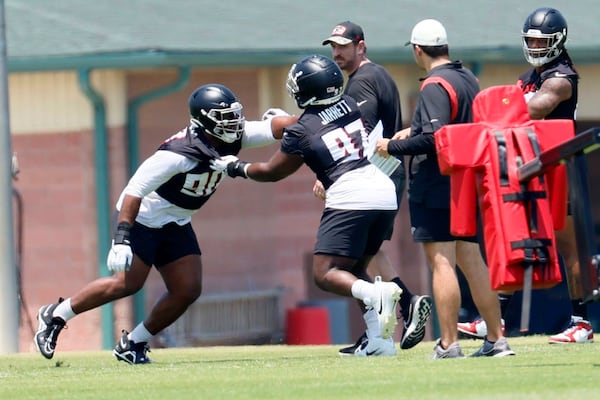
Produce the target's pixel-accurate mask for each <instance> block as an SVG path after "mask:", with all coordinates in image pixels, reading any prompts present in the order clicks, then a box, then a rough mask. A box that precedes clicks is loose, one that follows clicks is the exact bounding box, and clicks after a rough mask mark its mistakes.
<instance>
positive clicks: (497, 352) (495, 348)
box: [471, 337, 515, 357]
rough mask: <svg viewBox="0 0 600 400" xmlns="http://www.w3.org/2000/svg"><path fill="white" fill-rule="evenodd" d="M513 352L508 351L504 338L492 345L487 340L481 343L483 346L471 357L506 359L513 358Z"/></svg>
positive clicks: (508, 347)
mask: <svg viewBox="0 0 600 400" xmlns="http://www.w3.org/2000/svg"><path fill="white" fill-rule="evenodd" d="M514 355H515V352H514V351H512V350H511V349H510V346H509V345H508V342H507V341H506V338H505V337H501V338H500V339H498V340H497V341H495V342H494V343H492V342H490V341H488V340H487V337H486V338H485V340H484V341H483V345H482V346H481V347H480V348H479V350H477V351H476V352H475V353H473V354H471V357H506V356H514Z"/></svg>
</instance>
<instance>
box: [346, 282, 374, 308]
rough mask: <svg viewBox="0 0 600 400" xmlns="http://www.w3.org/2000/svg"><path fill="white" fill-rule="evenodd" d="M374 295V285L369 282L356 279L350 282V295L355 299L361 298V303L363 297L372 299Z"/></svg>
mask: <svg viewBox="0 0 600 400" xmlns="http://www.w3.org/2000/svg"><path fill="white" fill-rule="evenodd" d="M375 295H376V293H375V285H373V284H372V283H370V282H367V281H363V280H362V279H357V280H356V281H354V283H353V284H352V296H353V297H354V298H355V299H359V300H362V301H363V303H364V302H365V299H372V298H373V297H375Z"/></svg>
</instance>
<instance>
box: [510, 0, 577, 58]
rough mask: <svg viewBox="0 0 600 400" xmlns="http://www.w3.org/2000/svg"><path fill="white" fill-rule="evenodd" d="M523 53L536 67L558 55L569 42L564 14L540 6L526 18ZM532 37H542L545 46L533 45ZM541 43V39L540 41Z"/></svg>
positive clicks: (522, 32)
mask: <svg viewBox="0 0 600 400" xmlns="http://www.w3.org/2000/svg"><path fill="white" fill-rule="evenodd" d="M521 37H522V38H523V53H525V59H526V60H527V62H528V63H529V64H531V65H533V66H534V67H541V66H542V65H545V64H548V63H549V62H550V61H552V60H554V59H555V58H556V57H558V56H559V55H560V54H561V53H562V52H563V50H564V49H565V43H566V42H567V21H566V20H565V18H564V17H563V16H562V14H561V13H560V12H559V11H558V10H556V9H554V8H549V7H542V8H538V9H537V10H535V11H534V12H532V13H531V14H529V16H528V17H527V19H526V20H525V24H524V25H523V30H522V31H521ZM532 39H542V40H544V41H545V43H546V45H545V46H540V45H539V44H536V45H533V46H532V44H533V43H532V42H533V41H532ZM538 43H539V41H538Z"/></svg>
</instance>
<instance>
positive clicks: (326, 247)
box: [212, 55, 402, 356]
mask: <svg viewBox="0 0 600 400" xmlns="http://www.w3.org/2000/svg"><path fill="white" fill-rule="evenodd" d="M286 87H287V89H288V91H289V94H290V96H292V97H293V98H294V99H295V100H296V103H297V104H298V106H299V107H300V108H303V109H304V112H303V113H302V115H301V116H300V118H299V119H298V122H297V123H295V124H293V125H290V126H288V127H286V128H285V135H284V137H283V139H282V140H281V146H280V149H279V150H278V151H277V152H276V153H275V154H273V156H272V157H271V159H270V160H269V161H267V162H256V163H247V162H244V161H241V160H234V159H232V158H226V157H222V158H221V159H220V160H219V159H217V160H214V161H213V162H212V165H213V168H214V169H215V170H216V171H227V174H228V175H229V176H231V177H236V176H239V177H243V178H250V179H253V180H256V181H261V182H272V181H278V180H281V179H283V178H285V177H287V176H289V175H291V174H293V173H294V172H295V171H297V170H298V169H299V168H300V167H301V166H302V165H303V164H306V165H307V166H308V167H309V168H310V169H311V170H312V171H313V172H314V173H315V174H316V176H317V178H318V179H319V180H320V181H321V182H322V183H323V186H324V187H325V189H326V191H327V192H326V200H325V209H324V211H323V215H322V217H321V224H320V226H319V230H318V232H317V238H316V244H315V248H314V252H313V275H314V279H315V282H316V284H317V285H318V286H319V287H320V288H321V289H323V290H325V291H328V292H332V293H335V294H338V295H341V296H347V297H354V298H356V299H359V300H362V302H363V304H364V305H365V306H366V309H365V313H364V319H365V321H366V323H367V335H368V341H367V342H365V343H364V346H363V348H361V350H360V352H358V353H356V354H357V355H363V356H366V355H395V354H396V349H395V346H394V340H393V337H392V336H393V334H394V330H395V326H396V324H397V321H396V320H397V317H396V311H395V309H396V305H397V303H398V300H399V298H400V294H401V293H402V290H401V289H400V287H398V285H397V284H395V283H393V282H383V281H381V278H380V277H378V278H379V279H375V283H371V279H370V278H369V277H368V275H367V274H366V267H367V265H368V262H369V261H370V259H371V258H372V257H373V256H374V255H375V253H377V251H378V250H379V247H380V246H381V243H382V242H383V240H384V237H385V234H386V232H387V231H388V229H389V228H390V225H391V224H392V223H393V221H394V216H395V214H396V210H397V201H396V191H395V187H394V184H393V182H392V181H391V180H390V179H389V178H388V176H387V175H386V174H384V173H383V172H382V171H381V170H380V169H379V168H377V167H376V166H375V165H373V164H371V163H370V162H369V160H368V159H367V154H366V151H365V146H366V144H367V134H366V131H365V127H364V124H363V120H362V115H361V112H360V109H359V108H358V105H357V103H356V101H355V100H354V99H353V98H351V97H350V96H347V95H344V94H343V93H342V89H343V76H342V71H341V70H340V68H339V67H338V66H337V65H336V64H335V62H333V60H331V59H329V58H327V57H324V56H321V55H312V56H309V57H306V58H303V59H302V60H300V61H298V62H297V63H296V64H294V65H293V66H292V68H291V69H290V71H289V74H288V78H287V83H286Z"/></svg>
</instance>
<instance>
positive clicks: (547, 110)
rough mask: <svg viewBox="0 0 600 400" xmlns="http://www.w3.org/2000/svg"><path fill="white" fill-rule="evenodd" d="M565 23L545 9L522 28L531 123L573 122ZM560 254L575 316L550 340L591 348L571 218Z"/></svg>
mask: <svg viewBox="0 0 600 400" xmlns="http://www.w3.org/2000/svg"><path fill="white" fill-rule="evenodd" d="M567 31H568V29H567V21H566V19H565V18H564V17H563V15H562V14H561V13H560V11H558V10H556V9H554V8H549V7H541V8H538V9H536V10H534V11H533V12H532V13H531V14H529V16H527V18H526V19H525V23H524V24H523V29H522V31H521V37H522V40H523V53H524V55H525V59H526V60H527V62H528V63H529V64H531V66H532V68H530V69H529V70H528V71H526V72H525V73H523V74H522V75H521V76H520V77H519V81H518V82H517V84H518V85H519V86H520V87H521V88H522V89H523V94H524V95H525V99H526V100H527V106H528V108H529V116H530V117H531V119H572V120H573V121H575V113H576V109H577V90H578V81H579V74H578V73H577V70H576V69H575V67H574V66H573V61H572V60H571V57H569V54H568V53H567V49H566V47H565V44H566V42H567ZM556 244H557V249H558V253H559V254H560V256H561V257H562V259H563V262H564V266H565V272H566V277H567V285H568V288H569V297H570V298H571V304H572V309H573V314H572V316H571V318H570V320H569V321H568V326H567V327H566V329H565V330H564V331H563V332H561V333H558V334H556V335H554V336H551V337H550V338H549V342H550V343H589V342H593V339H594V332H593V329H592V325H591V324H590V322H589V320H588V310H587V305H586V304H582V301H583V293H582V285H581V272H580V268H579V260H578V254H577V243H576V241H575V228H574V225H573V217H572V215H570V213H569V215H568V216H567V221H566V226H565V228H564V229H563V230H561V231H557V232H556ZM511 296H512V293H505V292H501V293H499V298H500V304H501V306H502V311H503V314H504V311H506V309H507V308H508V304H509V302H510V300H511ZM458 328H459V330H460V331H461V333H463V334H465V335H467V336H471V337H480V336H481V335H482V334H483V335H485V332H486V326H485V322H483V321H480V320H476V321H473V322H469V323H463V324H459V325H458Z"/></svg>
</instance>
